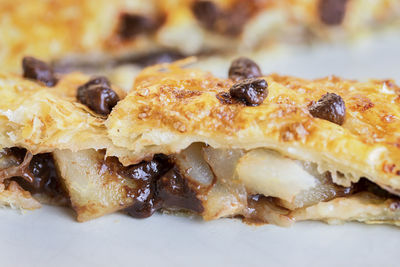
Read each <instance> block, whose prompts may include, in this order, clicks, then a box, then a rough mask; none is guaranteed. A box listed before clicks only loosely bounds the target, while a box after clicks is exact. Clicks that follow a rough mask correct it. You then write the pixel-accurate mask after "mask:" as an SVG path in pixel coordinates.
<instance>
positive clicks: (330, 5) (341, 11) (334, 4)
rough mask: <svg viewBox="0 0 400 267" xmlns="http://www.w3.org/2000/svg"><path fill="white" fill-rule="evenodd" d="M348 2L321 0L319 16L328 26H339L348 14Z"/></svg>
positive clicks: (343, 0)
mask: <svg viewBox="0 0 400 267" xmlns="http://www.w3.org/2000/svg"><path fill="white" fill-rule="evenodd" d="M346 4H347V0H320V1H319V6H318V9H319V16H320V19H321V21H322V22H323V23H325V24H327V25H339V24H341V23H342V21H343V19H344V16H345V14H346Z"/></svg>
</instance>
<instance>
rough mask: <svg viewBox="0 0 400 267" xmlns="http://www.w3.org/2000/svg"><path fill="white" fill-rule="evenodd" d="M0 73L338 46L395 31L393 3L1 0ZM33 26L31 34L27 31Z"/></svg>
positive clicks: (397, 10)
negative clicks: (31, 66)
mask: <svg viewBox="0 0 400 267" xmlns="http://www.w3.org/2000/svg"><path fill="white" fill-rule="evenodd" d="M0 13H1V14H2V20H1V24H0V34H1V36H2V38H1V40H0V47H1V53H0V61H1V62H2V63H1V65H0V68H1V69H3V70H12V71H16V70H19V62H20V60H21V59H22V58H23V57H24V56H27V55H31V56H35V57H38V58H42V59H44V60H46V61H53V63H54V64H55V66H56V67H57V69H58V70H64V71H68V70H71V69H77V68H78V69H81V70H85V71H86V70H87V71H90V70H92V69H93V68H100V67H101V68H106V69H107V68H110V67H115V66H116V65H119V64H126V63H135V64H138V65H149V64H152V63H155V62H157V61H171V60H176V59H178V58H181V57H184V56H187V55H195V54H204V53H227V52H236V51H243V50H245V51H251V50H254V49H257V48H261V47H266V46H269V45H270V44H274V43H282V42H284V43H286V42H289V43H307V42H310V41H313V40H322V41H338V40H346V39H349V38H353V37H354V36H358V35H363V33H366V32H367V33H368V32H370V31H374V30H375V29H377V28H380V27H382V26H385V25H397V23H398V22H399V20H400V19H399V18H400V3H399V1H397V0H375V1H368V2H365V1H364V0H261V1H260V0H250V1H243V0H228V1H226V0H223V1H222V0H212V1H204V0H163V1H161V0H148V1H138V0H131V1H126V0H114V1H106V0H98V1H91V0H62V1H61V0H52V1H44V0H35V1H23V0H2V1H1V2H0ZM33 22H34V26H32V23H33Z"/></svg>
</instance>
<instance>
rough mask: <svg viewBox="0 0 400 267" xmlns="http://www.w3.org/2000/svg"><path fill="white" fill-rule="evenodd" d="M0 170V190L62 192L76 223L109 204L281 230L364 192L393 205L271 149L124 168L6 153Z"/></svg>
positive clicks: (188, 152) (188, 154) (369, 187)
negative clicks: (321, 206)
mask: <svg viewBox="0 0 400 267" xmlns="http://www.w3.org/2000/svg"><path fill="white" fill-rule="evenodd" d="M77 163H78V164H77ZM0 169H1V171H0V182H2V183H3V184H4V185H5V186H6V187H7V186H8V185H9V184H10V183H11V182H16V183H18V184H19V186H21V187H22V188H23V189H24V190H26V191H27V192H30V193H31V194H33V195H34V196H35V197H36V196H39V198H40V196H41V198H40V200H42V199H43V195H44V196H46V197H47V199H49V198H50V199H58V200H60V199H63V200H64V202H63V203H66V197H65V196H66V195H67V194H68V195H69V198H70V200H71V204H72V207H73V208H74V209H75V210H76V212H77V213H78V220H79V216H80V215H81V220H82V221H83V220H87V219H90V218H92V217H98V216H101V215H103V214H100V213H99V214H94V215H87V214H86V215H85V214H84V213H85V212H86V213H87V212H88V207H92V208H93V206H99V207H100V206H110V208H109V210H107V211H104V213H107V212H111V211H113V210H118V209H123V210H124V211H125V212H126V213H127V214H129V215H130V216H132V217H135V218H146V217H149V216H151V215H152V214H153V213H154V212H155V211H157V210H164V211H174V212H176V211H183V212H190V213H195V214H199V215H201V216H203V217H204V218H205V219H215V218H219V217H235V216H239V217H242V218H244V219H245V220H246V221H248V222H260V223H273V224H277V225H281V226H288V225H291V224H292V223H293V221H294V219H293V217H292V216H291V214H292V212H294V211H296V210H298V209H302V208H305V207H310V206H313V205H316V204H318V203H321V202H326V201H330V200H332V199H335V198H338V197H347V196H351V195H354V194H358V193H360V192H369V193H371V194H373V195H375V196H377V197H380V198H384V199H398V196H395V195H393V194H391V193H389V192H387V191H385V190H384V189H382V188H380V187H379V186H377V185H375V184H374V183H372V182H370V181H369V180H367V179H366V178H361V179H360V180H359V182H357V183H352V184H351V186H349V187H344V186H341V185H337V184H335V183H334V182H333V179H332V173H334V172H335V173H336V171H333V170H331V171H323V170H322V169H321V168H319V167H318V166H317V164H315V163H311V162H304V161H299V160H294V159H290V158H288V157H285V156H283V155H281V154H280V153H278V152H275V151H272V150H268V149H263V148H259V149H253V150H250V151H244V150H240V149H214V148H212V147H210V146H207V145H205V144H202V143H194V144H192V145H191V146H189V147H188V148H186V149H185V150H183V151H181V152H180V153H179V154H175V155H170V156H165V155H155V156H154V158H153V160H152V161H148V162H146V161H143V162H141V163H139V164H135V165H130V166H123V165H122V164H121V163H120V162H119V161H118V159H117V158H115V157H107V158H106V157H105V151H94V150H90V151H87V152H71V151H55V152H54V153H53V154H52V153H44V154H37V155H32V154H31V153H29V152H27V151H26V150H25V149H21V148H7V149H3V150H2V151H1V152H0ZM339 174H340V175H341V173H339ZM65 192H67V194H66V193H65ZM107 195H110V197H109V199H108V200H107V201H106V200H105V199H106V198H107ZM58 202H60V201H58ZM53 203H54V201H53ZM55 203H57V202H55ZM113 205H114V206H115V207H114V208H113V207H111V206H113ZM94 210H95V211H94V212H96V209H94ZM92 212H93V210H92Z"/></svg>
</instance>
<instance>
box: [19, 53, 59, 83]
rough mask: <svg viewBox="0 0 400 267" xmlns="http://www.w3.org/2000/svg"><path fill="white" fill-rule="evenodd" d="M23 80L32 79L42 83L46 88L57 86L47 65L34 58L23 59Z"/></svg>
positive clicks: (51, 70)
mask: <svg viewBox="0 0 400 267" xmlns="http://www.w3.org/2000/svg"><path fill="white" fill-rule="evenodd" d="M22 68H23V71H24V74H23V76H24V78H28V79H32V80H35V81H38V82H41V83H43V84H44V85H45V86H47V87H52V86H54V85H56V84H57V78H56V77H55V76H54V72H53V69H52V67H50V66H49V65H48V64H47V63H45V62H43V61H41V60H39V59H36V58H34V57H24V58H23V60H22Z"/></svg>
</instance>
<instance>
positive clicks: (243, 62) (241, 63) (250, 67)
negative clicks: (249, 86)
mask: <svg viewBox="0 0 400 267" xmlns="http://www.w3.org/2000/svg"><path fill="white" fill-rule="evenodd" d="M260 76H262V74H261V70H260V67H259V66H258V65H257V63H255V62H254V61H253V60H251V59H249V58H246V57H240V58H237V59H235V60H234V61H233V62H232V64H231V66H230V68H229V78H230V79H232V80H235V81H239V80H243V79H249V78H257V77H260Z"/></svg>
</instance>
